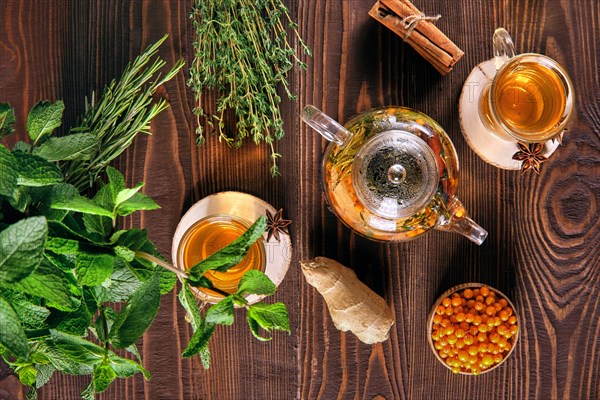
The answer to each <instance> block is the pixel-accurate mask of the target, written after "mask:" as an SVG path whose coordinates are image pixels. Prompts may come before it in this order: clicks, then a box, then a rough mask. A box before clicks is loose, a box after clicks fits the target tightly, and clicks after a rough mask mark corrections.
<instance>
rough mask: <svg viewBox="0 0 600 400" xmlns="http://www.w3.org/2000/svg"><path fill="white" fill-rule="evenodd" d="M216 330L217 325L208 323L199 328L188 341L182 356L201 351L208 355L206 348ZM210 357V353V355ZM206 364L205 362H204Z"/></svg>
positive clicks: (189, 355) (190, 355) (192, 354)
mask: <svg viewBox="0 0 600 400" xmlns="http://www.w3.org/2000/svg"><path fill="white" fill-rule="evenodd" d="M214 331H215V326H214V325H212V324H206V325H204V326H203V327H202V329H198V330H196V331H195V332H194V335H192V338H191V339H190V342H189V343H188V345H187V347H186V348H185V350H183V353H182V354H181V356H182V357H192V356H194V355H196V354H198V353H199V352H204V353H205V354H204V357H206V350H207V346H208V341H209V340H210V337H211V336H212V334H213V332H214ZM209 357H210V355H209ZM203 364H204V362H203Z"/></svg>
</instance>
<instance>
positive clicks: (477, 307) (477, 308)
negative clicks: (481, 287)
mask: <svg viewBox="0 0 600 400" xmlns="http://www.w3.org/2000/svg"><path fill="white" fill-rule="evenodd" d="M484 307H485V306H484V305H483V303H482V302H481V301H478V302H476V303H475V309H476V310H477V311H481V310H483V308H484Z"/></svg>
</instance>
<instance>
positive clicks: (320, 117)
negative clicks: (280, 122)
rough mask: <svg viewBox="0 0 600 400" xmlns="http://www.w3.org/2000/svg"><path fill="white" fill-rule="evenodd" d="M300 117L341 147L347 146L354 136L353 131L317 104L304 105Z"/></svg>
mask: <svg viewBox="0 0 600 400" xmlns="http://www.w3.org/2000/svg"><path fill="white" fill-rule="evenodd" d="M300 117H301V118H302V120H303V121H304V122H306V123H307V124H308V125H310V127H311V128H313V129H314V130H316V131H317V132H319V133H320V134H321V136H323V137H324V138H325V139H327V140H328V141H330V142H334V143H336V144H337V145H338V146H340V147H345V146H346V145H347V144H348V142H349V141H350V139H351V138H352V132H350V131H349V130H348V129H346V128H344V127H343V126H342V125H340V124H339V123H338V122H337V121H336V120H334V119H333V118H331V117H330V116H329V115H327V114H325V113H324V112H323V111H321V110H319V109H318V108H317V107H315V106H312V105H307V106H306V107H304V109H303V110H302V114H301V115H300Z"/></svg>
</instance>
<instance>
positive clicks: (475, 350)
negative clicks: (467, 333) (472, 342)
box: [467, 346, 479, 356]
mask: <svg viewBox="0 0 600 400" xmlns="http://www.w3.org/2000/svg"><path fill="white" fill-rule="evenodd" d="M467 352H468V353H469V354H470V355H472V356H476V355H477V354H478V353H479V347H478V346H469V347H468V348H467Z"/></svg>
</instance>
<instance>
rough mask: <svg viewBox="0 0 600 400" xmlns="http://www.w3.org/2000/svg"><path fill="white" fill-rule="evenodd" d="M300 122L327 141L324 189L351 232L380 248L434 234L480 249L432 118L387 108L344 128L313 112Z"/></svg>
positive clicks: (451, 157) (479, 231)
mask: <svg viewBox="0 0 600 400" xmlns="http://www.w3.org/2000/svg"><path fill="white" fill-rule="evenodd" d="M302 119H303V120H304V122H306V123H307V124H308V125H310V126H311V127H312V128H313V129H315V130H316V131H318V132H319V133H320V134H321V135H322V136H323V137H325V139H327V140H329V141H330V142H331V143H329V145H328V146H327V149H326V150H325V154H324V155H323V164H322V180H323V190H324V192H325V198H326V200H327V203H328V205H329V207H330V209H331V210H332V211H333V212H334V213H335V214H336V215H337V216H338V218H340V219H341V220H342V222H344V224H346V225H347V226H348V227H349V228H351V229H352V230H354V231H355V232H357V233H359V234H360V235H362V236H365V237H367V238H369V239H373V240H380V241H403V240H410V239H413V238H415V237H418V236H420V235H422V234H424V233H425V232H427V231H429V230H430V229H432V228H435V229H439V230H444V231H451V232H457V233H460V234H462V235H464V236H466V237H467V238H469V239H470V240H472V241H473V242H475V243H477V244H481V243H483V241H484V240H485V238H486V236H487V232H486V231H485V230H484V229H483V228H482V227H480V226H479V225H477V224H476V223H475V222H474V221H473V220H472V219H470V218H469V217H468V216H467V213H466V211H465V209H464V207H463V205H462V204H461V202H460V201H459V200H458V199H457V198H456V196H455V193H456V189H457V187H458V158H457V156H456V150H455V149H454V145H453V144H452V142H451V141H450V138H449V137H448V135H447V134H446V132H444V130H443V129H442V127H441V126H440V125H438V123H437V122H435V121H434V120H433V119H431V118H430V117H428V116H427V115H425V114H423V113H421V112H418V111H415V110H412V109H410V108H406V107H386V108H378V109H374V110H371V111H368V112H366V113H363V114H360V115H358V116H355V117H354V118H352V119H351V120H350V121H348V122H347V123H346V125H345V126H341V125H340V124H338V123H337V122H336V121H335V120H333V119H332V118H330V117H329V116H327V115H326V114H324V113H323V112H322V111H320V110H318V109H317V108H316V107H314V106H311V105H308V106H306V107H305V108H304V110H303V111H302Z"/></svg>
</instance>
